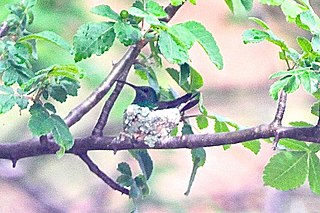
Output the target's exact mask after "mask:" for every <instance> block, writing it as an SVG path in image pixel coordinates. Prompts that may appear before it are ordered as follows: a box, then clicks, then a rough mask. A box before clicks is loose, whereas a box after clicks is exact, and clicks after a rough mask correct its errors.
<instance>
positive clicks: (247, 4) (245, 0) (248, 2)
mask: <svg viewBox="0 0 320 213" xmlns="http://www.w3.org/2000/svg"><path fill="white" fill-rule="evenodd" d="M252 3H253V0H241V4H242V5H243V7H244V9H245V10H246V11H250V10H251V9H252Z"/></svg>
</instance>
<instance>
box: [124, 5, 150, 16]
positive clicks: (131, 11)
mask: <svg viewBox="0 0 320 213" xmlns="http://www.w3.org/2000/svg"><path fill="white" fill-rule="evenodd" d="M128 13H129V14H130V15H133V16H136V17H140V18H146V17H147V16H149V14H148V13H147V12H145V11H143V10H142V9H139V8H137V7H130V8H129V10H128Z"/></svg>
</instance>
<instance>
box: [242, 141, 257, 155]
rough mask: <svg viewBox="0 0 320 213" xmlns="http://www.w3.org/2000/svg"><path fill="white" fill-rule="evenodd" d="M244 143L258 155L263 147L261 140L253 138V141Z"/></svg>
mask: <svg viewBox="0 0 320 213" xmlns="http://www.w3.org/2000/svg"><path fill="white" fill-rule="evenodd" d="M242 145H243V146H244V147H245V148H247V149H249V150H250V151H252V152H253V153H254V154H256V155H257V154H258V153H259V151H260V149H261V144H260V141H259V140H252V141H248V142H244V143H242Z"/></svg>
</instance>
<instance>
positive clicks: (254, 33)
mask: <svg viewBox="0 0 320 213" xmlns="http://www.w3.org/2000/svg"><path fill="white" fill-rule="evenodd" d="M269 37H270V35H269V33H267V32H265V31H261V30H257V29H250V30H246V31H244V33H243V34H242V40H243V43H245V44H248V43H258V42H261V41H264V40H266V39H267V38H269Z"/></svg>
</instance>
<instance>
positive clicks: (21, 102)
mask: <svg viewBox="0 0 320 213" xmlns="http://www.w3.org/2000/svg"><path fill="white" fill-rule="evenodd" d="M15 99H16V104H17V105H18V106H19V108H20V109H21V110H23V109H26V108H27V107H28V104H29V100H28V99H27V98H25V97H24V96H17V97H15Z"/></svg>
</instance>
